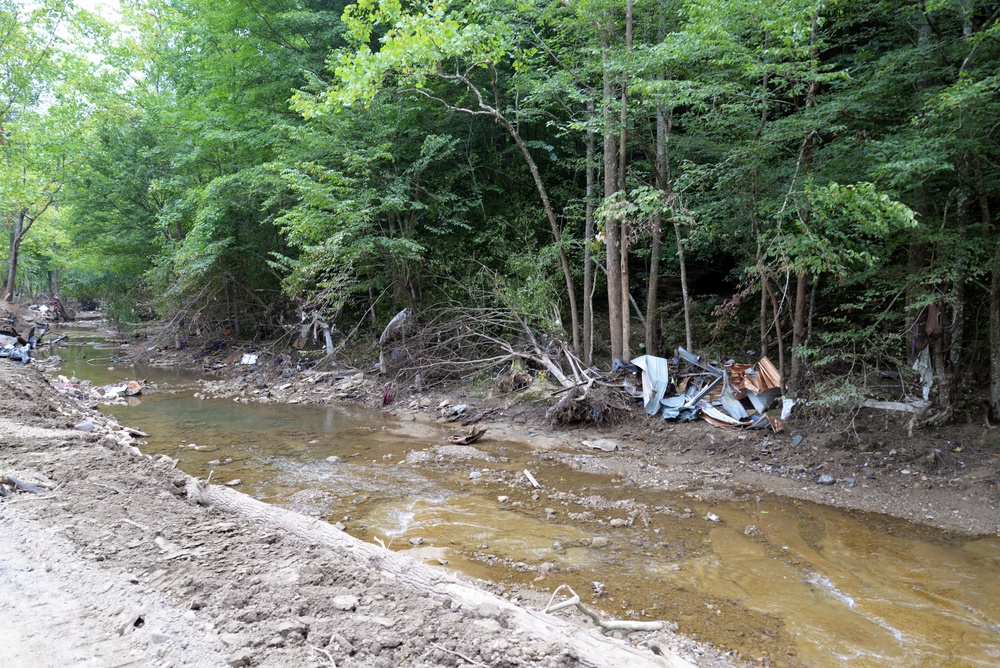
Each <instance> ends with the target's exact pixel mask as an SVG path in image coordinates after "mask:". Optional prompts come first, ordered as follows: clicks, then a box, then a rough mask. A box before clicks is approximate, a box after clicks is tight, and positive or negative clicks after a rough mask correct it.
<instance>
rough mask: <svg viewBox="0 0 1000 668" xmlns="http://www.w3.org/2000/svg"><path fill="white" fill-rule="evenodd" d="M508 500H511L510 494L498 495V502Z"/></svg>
mask: <svg viewBox="0 0 1000 668" xmlns="http://www.w3.org/2000/svg"><path fill="white" fill-rule="evenodd" d="M508 501H510V497H509V496H498V497H497V503H507V502H508Z"/></svg>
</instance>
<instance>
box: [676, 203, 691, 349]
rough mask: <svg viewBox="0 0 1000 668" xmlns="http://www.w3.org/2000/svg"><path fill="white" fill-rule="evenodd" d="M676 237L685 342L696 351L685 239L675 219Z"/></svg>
mask: <svg viewBox="0 0 1000 668" xmlns="http://www.w3.org/2000/svg"><path fill="white" fill-rule="evenodd" d="M674 237H676V239H677V263H678V265H679V266H680V270H681V299H683V300H684V342H685V343H686V344H687V349H688V350H693V349H694V332H693V331H692V328H691V296H690V295H689V294H688V278H687V260H686V259H685V258H684V239H683V238H682V235H681V224H680V222H679V221H678V220H677V219H676V218H675V219H674Z"/></svg>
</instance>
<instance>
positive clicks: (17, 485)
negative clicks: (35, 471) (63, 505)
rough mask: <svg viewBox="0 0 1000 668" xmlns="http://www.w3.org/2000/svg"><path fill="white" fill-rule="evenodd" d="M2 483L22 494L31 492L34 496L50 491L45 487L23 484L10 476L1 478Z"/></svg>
mask: <svg viewBox="0 0 1000 668" xmlns="http://www.w3.org/2000/svg"><path fill="white" fill-rule="evenodd" d="M0 483H3V484H4V485H10V486H11V487H13V488H14V489H18V490H21V491H22V492H31V493H32V494H44V493H45V492H47V491H49V490H47V489H45V488H44V487H39V486H38V485H32V484H30V483H27V482H21V481H20V480H18V479H17V478H14V477H11V476H9V475H5V476H3V477H2V478H0Z"/></svg>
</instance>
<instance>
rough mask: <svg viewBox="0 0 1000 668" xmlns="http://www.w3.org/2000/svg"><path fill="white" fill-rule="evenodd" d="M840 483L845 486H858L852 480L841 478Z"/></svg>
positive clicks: (856, 482) (855, 481)
mask: <svg viewBox="0 0 1000 668" xmlns="http://www.w3.org/2000/svg"><path fill="white" fill-rule="evenodd" d="M840 482H842V483H844V484H845V485H850V486H851V487H854V486H855V485H857V484H858V481H857V480H856V479H854V478H841V479H840Z"/></svg>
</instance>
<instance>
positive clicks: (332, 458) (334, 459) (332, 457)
mask: <svg viewBox="0 0 1000 668" xmlns="http://www.w3.org/2000/svg"><path fill="white" fill-rule="evenodd" d="M326 461H328V462H330V463H331V464H336V463H338V462H339V461H340V457H338V456H337V455H330V456H329V457H327V458H326Z"/></svg>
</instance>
